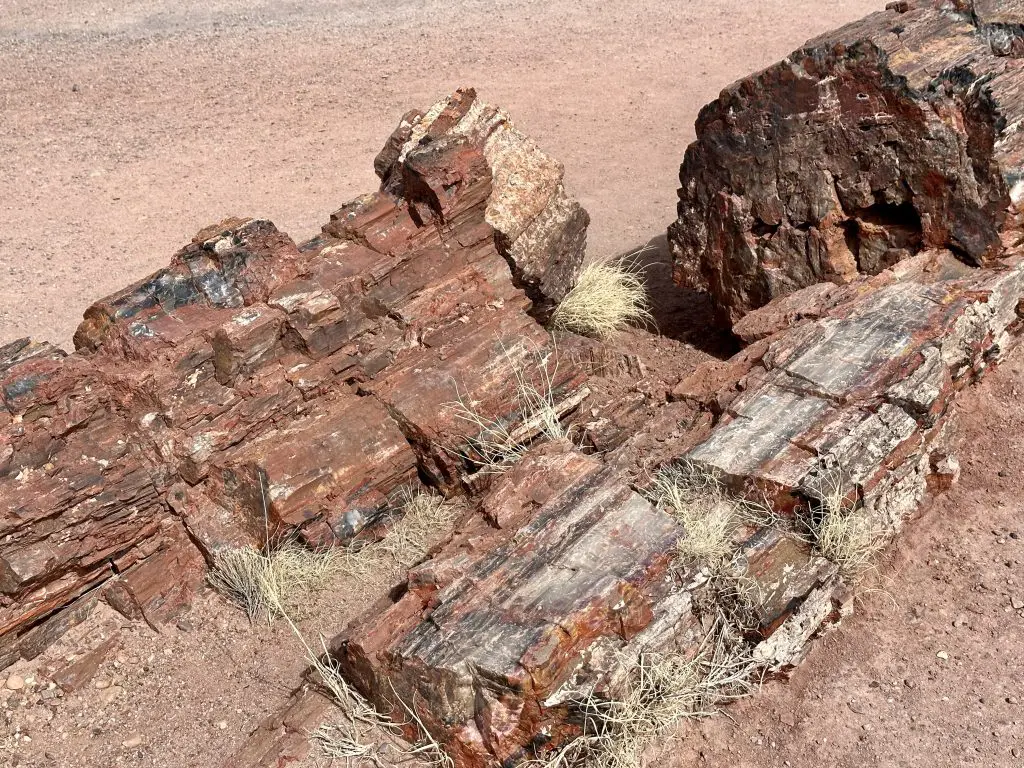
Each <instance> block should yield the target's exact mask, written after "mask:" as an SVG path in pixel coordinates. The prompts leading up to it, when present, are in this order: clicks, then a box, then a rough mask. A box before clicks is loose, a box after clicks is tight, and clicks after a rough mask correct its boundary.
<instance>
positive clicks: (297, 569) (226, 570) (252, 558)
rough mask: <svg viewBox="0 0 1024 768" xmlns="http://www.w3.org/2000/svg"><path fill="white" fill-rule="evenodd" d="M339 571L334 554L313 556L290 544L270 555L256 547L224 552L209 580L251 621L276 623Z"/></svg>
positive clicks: (215, 564) (220, 553)
mask: <svg viewBox="0 0 1024 768" xmlns="http://www.w3.org/2000/svg"><path fill="white" fill-rule="evenodd" d="M339 568H340V560H339V558H338V556H337V553H336V552H334V551H333V550H327V551H324V552H313V551H311V550H309V549H306V548H304V547H301V546H299V545H298V544H295V543H292V542H289V543H286V544H285V545H284V546H282V547H281V548H279V549H277V550H276V551H273V552H269V553H268V552H264V551H262V550H258V549H255V548H254V547H238V548H228V549H222V550H220V551H219V552H217V553H215V555H214V567H213V569H212V570H211V572H210V576H209V580H210V584H211V585H212V586H213V587H214V589H216V590H217V591H219V592H221V593H222V594H223V595H225V596H226V597H227V598H228V599H230V600H232V601H234V602H235V603H237V604H238V605H240V606H241V607H242V608H243V609H244V610H245V612H246V614H247V615H248V617H249V620H250V621H256V620H258V619H260V618H263V617H266V618H267V619H268V620H273V619H274V618H277V617H279V616H283V615H285V614H286V613H287V612H292V613H295V612H297V611H298V610H300V609H301V607H302V606H303V605H304V604H306V603H307V602H308V598H309V596H310V594H311V593H313V592H316V591H318V590H320V589H322V588H324V587H325V586H327V582H328V581H329V580H330V578H331V577H332V576H333V575H334V574H335V573H337V572H338V571H339Z"/></svg>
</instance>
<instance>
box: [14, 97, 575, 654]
mask: <svg viewBox="0 0 1024 768" xmlns="http://www.w3.org/2000/svg"><path fill="white" fill-rule="evenodd" d="M376 167H377V170H378V172H379V173H380V175H381V178H382V180H383V181H382V186H381V189H380V191H378V192H376V193H373V194H371V195H365V196H363V197H360V198H359V199H357V200H355V201H354V202H352V203H350V204H348V205H346V206H345V207H343V208H342V209H341V210H340V211H338V212H336V213H335V214H334V215H332V217H331V220H330V222H329V223H328V224H326V225H325V226H324V228H323V232H322V234H321V235H319V236H317V237H316V238H314V239H312V240H311V241H309V242H307V243H304V244H301V245H296V244H295V243H293V242H292V240H291V239H290V238H288V236H287V235H285V234H283V233H281V232H279V231H278V230H277V229H276V228H275V227H274V226H273V224H271V223H270V222H267V221H253V220H247V219H233V220H229V221H226V222H222V223H221V224H219V225H216V226H213V227H210V228H208V229H206V230H204V231H203V232H200V233H199V234H198V235H197V236H196V238H195V239H194V240H193V242H192V243H191V244H189V245H188V246H186V247H185V248H184V249H182V250H181V251H180V252H179V253H178V254H176V255H175V257H174V259H173V260H172V262H171V264H170V265H169V266H168V267H167V268H165V269H162V270H160V271H158V272H156V273H155V274H153V275H151V276H150V277H148V278H146V279H144V280H142V281H140V282H138V283H136V284H134V285H132V286H129V287H128V288H126V289H124V290H122V291H119V292H118V293H116V294H114V295H112V296H109V297H107V298H105V299H103V300H102V301H99V302H97V303H96V304H94V305H93V306H92V307H90V308H89V309H88V310H87V312H86V314H85V320H84V321H83V323H82V324H81V326H80V327H79V329H78V331H77V333H76V334H75V344H76V347H77V348H78V352H76V353H75V354H73V355H70V356H69V355H65V353H64V352H62V351H61V350H59V349H56V348H54V347H52V346H50V345H48V344H40V343H33V342H30V341H28V340H22V341H18V342H15V343H13V344H10V345H7V346H5V347H0V666H5V665H7V664H9V663H11V662H12V661H13V660H14V659H16V658H17V657H18V656H19V655H32V654H35V653H38V652H39V650H41V648H42V647H45V644H46V641H48V640H52V638H53V637H54V636H56V635H58V634H59V633H60V632H61V631H63V630H64V629H66V627H67V626H68V625H69V623H73V622H74V621H76V620H81V618H82V616H83V615H85V614H87V613H88V609H89V608H91V606H92V605H93V604H94V603H95V600H96V598H97V596H102V597H104V598H105V599H106V600H108V602H110V603H111V604H112V605H114V606H115V607H116V608H118V609H119V610H121V611H122V612H124V613H126V614H127V615H129V616H132V617H138V618H144V619H145V620H147V621H150V622H151V623H154V624H157V623H160V622H161V621H163V620H165V619H166V618H168V617H169V616H170V615H172V614H173V613H174V612H175V610H177V609H180V607H181V606H182V605H184V604H186V603H187V602H188V599H189V596H190V595H191V593H192V591H193V590H194V589H195V587H196V586H197V585H199V584H200V583H201V582H202V579H203V577H204V572H205V563H204V562H203V559H204V557H205V558H206V560H208V561H209V560H211V559H212V557H213V555H214V552H215V551H216V549H217V548H219V547H221V546H225V545H238V544H247V543H249V544H253V543H257V544H261V543H263V541H264V540H265V539H266V538H267V536H270V537H271V538H273V537H276V536H280V535H285V534H288V535H297V536H299V537H301V538H302V539H304V540H305V541H306V542H308V543H309V544H311V545H317V546H320V545H331V544H334V543H337V542H345V541H348V540H350V539H352V538H353V537H355V536H359V535H372V531H371V530H370V529H372V527H373V525H374V524H375V523H377V522H381V521H384V520H386V518H387V517H388V515H390V514H392V511H393V510H392V505H391V504H390V501H389V499H390V497H391V496H392V494H393V493H394V492H395V491H396V490H397V489H400V488H402V487H403V486H407V485H410V484H412V485H416V484H418V483H419V482H420V478H424V479H427V480H429V482H430V483H431V484H433V485H435V486H437V487H440V488H442V489H446V490H449V491H452V490H457V489H458V487H459V485H460V483H461V481H462V477H463V475H464V474H466V473H467V472H469V471H471V470H472V469H473V468H474V467H475V464H474V462H475V461H476V460H478V459H479V456H477V454H475V453H474V452H473V450H472V447H471V444H472V442H473V440H474V439H475V438H476V437H477V434H478V432H479V431H480V424H479V423H474V422H473V420H472V419H471V418H467V415H471V416H473V417H475V418H477V419H478V421H479V422H480V423H501V424H502V425H504V426H505V427H507V429H508V430H509V431H510V432H514V433H516V434H517V435H518V436H519V438H520V439H521V440H523V441H524V442H528V441H529V440H530V439H531V437H532V436H534V435H536V434H537V433H538V432H539V425H537V424H530V423H525V421H526V417H525V416H524V415H523V414H522V405H521V402H520V400H521V398H520V392H519V391H518V389H517V387H518V386H521V384H522V383H528V384H536V386H538V387H539V386H541V384H543V386H544V387H545V391H546V392H548V393H549V394H550V397H551V404H552V406H553V407H554V409H555V410H556V411H557V412H558V413H560V414H563V415H564V414H565V413H566V412H567V411H571V410H572V409H573V408H575V407H576V406H577V405H578V404H579V403H580V401H581V400H582V398H583V397H585V396H586V389H585V387H584V383H585V380H586V374H585V372H583V371H582V370H581V369H580V368H579V367H578V366H575V365H573V364H572V363H571V361H570V358H571V357H572V351H573V349H574V345H575V344H577V342H574V341H572V340H566V341H565V342H564V343H562V344H559V345H558V349H556V346H555V344H554V342H553V340H552V338H551V336H550V335H549V334H548V332H547V331H546V330H545V329H544V328H543V327H542V326H541V325H540V324H539V323H538V322H537V320H536V319H534V317H533V316H532V315H531V314H530V313H531V312H532V313H534V314H543V312H544V311H545V310H544V306H545V305H546V304H548V303H550V302H554V301H557V300H558V299H559V298H561V297H562V296H563V295H564V294H565V292H566V291H567V290H568V289H569V287H570V286H571V285H572V283H573V282H574V280H575V277H576V274H577V272H578V271H579V268H580V265H581V262H582V258H583V244H584V237H585V228H586V224H587V215H586V213H585V212H584V211H583V210H582V209H581V208H580V207H579V205H578V204H576V203H575V202H572V201H570V200H569V199H568V198H567V197H566V196H565V192H564V190H563V188H562V186H561V174H562V169H561V166H560V165H559V164H558V163H556V162H555V161H553V160H552V159H550V158H549V157H547V156H546V155H545V154H544V153H543V152H541V151H540V149H539V148H538V147H537V146H536V145H535V144H534V143H533V142H532V141H530V140H529V139H528V138H526V137H525V136H523V135H522V134H521V133H519V132H518V131H516V130H515V129H514V128H513V127H512V126H511V124H510V123H509V121H508V118H507V116H506V115H504V113H502V112H500V111H499V110H496V109H494V108H492V107H489V106H487V105H485V104H483V103H482V102H480V101H479V100H478V99H477V98H476V94H475V93H474V92H473V91H471V90H467V91H459V92H458V93H456V94H454V95H453V96H451V97H450V98H448V99H445V100H443V101H442V102H440V103H439V104H438V105H436V106H435V107H434V108H432V109H431V110H430V111H429V112H428V113H427V114H426V116H413V115H409V116H407V118H406V119H405V120H403V123H402V125H401V126H400V127H399V129H398V131H397V132H396V135H395V136H393V137H392V138H391V139H390V140H389V141H388V144H387V147H386V148H385V149H384V151H382V153H381V155H380V156H379V157H378V159H377V163H376ZM524 289H526V290H528V291H529V293H530V294H531V295H532V296H533V297H534V298H535V299H536V301H534V300H531V298H530V296H528V295H527V293H526V292H525V291H524ZM579 343H584V342H583V341H582V340H581V341H580V342H579ZM563 355H564V356H565V357H564V359H563ZM541 361H544V362H541ZM560 363H561V364H560ZM460 403H461V405H460V406H459V407H453V406H455V405H457V404H460ZM460 416H461V417H460Z"/></svg>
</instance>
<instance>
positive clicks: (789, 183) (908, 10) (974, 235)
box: [669, 0, 1024, 323]
mask: <svg viewBox="0 0 1024 768" xmlns="http://www.w3.org/2000/svg"><path fill="white" fill-rule="evenodd" d="M1022 21H1024V11H1022V6H1021V5H1020V3H1018V2H995V0H984V1H980V0H979V2H975V3H973V4H972V3H971V2H969V0H968V1H967V2H960V3H958V4H956V7H954V4H953V3H951V2H946V1H942V0H940V1H939V2H934V3H933V2H903V3H893V4H891V7H890V9H889V10H886V11H884V12H879V13H876V14H873V15H871V16H868V17H867V18H865V19H864V20H862V21H859V22H855V23H853V24H850V25H848V26H846V27H843V28H842V29H840V30H838V31H836V32H833V33H829V34H827V35H825V36H823V37H821V38H818V39H816V40H812V41H811V42H809V43H808V44H807V45H806V46H805V47H804V48H802V49H800V50H799V51H796V52H795V53H794V54H793V55H792V56H790V57H789V58H788V59H786V60H785V61H783V62H781V63H779V64H777V65H775V66H773V67H769V68H768V69H766V70H764V71H763V72H760V73H758V74H756V75H752V76H750V77H748V78H746V79H744V80H741V81H739V82H738V83H735V84H734V85H732V86H730V87H729V88H727V89H725V90H724V91H723V92H722V95H721V96H720V97H719V98H718V100H717V101H715V102H713V103H712V104H709V105H708V106H706V107H705V108H704V109H703V110H702V111H701V113H700V116H699V117H698V119H697V126H696V128H697V140H696V141H695V142H694V143H693V144H692V145H691V146H690V147H689V149H688V150H687V152H686V156H685V159H684V161H683V164H682V168H681V170H680V182H681V187H680V190H679V206H678V219H677V221H676V222H675V223H673V224H672V226H671V227H670V228H669V240H670V242H671V245H672V249H673V253H674V258H675V262H676V270H677V280H678V281H680V282H681V283H685V284H687V285H689V286H691V287H695V288H698V289H700V290H705V291H708V292H709V293H710V294H711V295H712V297H713V298H714V300H715V302H716V303H717V304H718V306H719V308H720V311H721V315H722V317H723V319H724V320H726V321H728V322H729V323H733V322H736V321H737V320H739V319H740V318H741V317H742V316H743V315H744V314H746V313H747V312H749V311H750V310H752V309H755V308H757V307H761V306H764V305H765V304H767V303H768V302H769V301H771V300H772V299H774V298H776V297H779V296H783V295H785V294H787V293H790V292H792V291H794V290H796V289H799V288H803V287H806V286H809V285H812V284H814V283H818V282H823V281H832V282H836V283H845V282H849V281H850V280H851V279H853V278H854V277H856V276H857V275H858V274H869V275H873V274H877V273H879V272H880V271H882V270H884V269H886V268H887V267H890V266H892V265H893V264H894V263H896V262H898V261H900V260H902V259H905V258H907V257H909V256H911V255H913V254H915V253H917V252H918V251H920V250H922V249H927V248H948V249H951V250H953V251H954V252H955V253H956V254H957V255H958V256H959V257H960V258H961V259H963V260H964V261H966V262H967V263H970V264H975V265H985V264H990V263H991V262H992V261H993V259H995V258H996V257H997V256H998V254H999V251H1000V232H1001V231H1002V230H1003V229H1004V227H1005V226H1006V224H1007V222H1008V220H1009V219H1010V218H1011V216H1012V213H1013V205H1014V204H1019V203H1020V202H1021V198H1022V196H1024V175H1022V173H1024V120H1022V118H1024V58H1021V56H1022V55H1024V48H1022V46H1024V36H1022V34H1021V30H1022V29H1024V27H1022V26H1021V25H1022Z"/></svg>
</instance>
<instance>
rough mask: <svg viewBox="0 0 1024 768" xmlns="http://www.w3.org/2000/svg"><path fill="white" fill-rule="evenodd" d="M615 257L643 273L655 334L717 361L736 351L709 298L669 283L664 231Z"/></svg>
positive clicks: (670, 264) (671, 282)
mask: <svg viewBox="0 0 1024 768" xmlns="http://www.w3.org/2000/svg"><path fill="white" fill-rule="evenodd" d="M616 258H617V259H625V260H626V261H627V262H630V263H632V264H634V265H635V266H636V268H637V269H638V270H639V271H640V272H641V274H642V275H643V278H644V282H645V283H646V285H647V294H648V296H649V297H650V299H651V314H652V315H654V324H655V326H656V328H655V330H656V331H657V332H658V333H660V334H661V335H662V336H664V337H666V338H669V339H674V340H675V341H680V342H683V343H685V344H689V345H691V346H693V347H695V348H697V349H699V350H700V351H701V352H705V353H707V354H709V355H713V356H714V357H717V358H719V359H720V360H725V359H727V358H729V357H732V356H733V355H734V354H736V353H737V352H738V351H739V349H740V346H739V343H738V342H737V340H736V337H734V336H733V335H732V333H731V332H730V331H729V329H728V328H725V327H724V326H723V325H722V324H721V323H720V322H719V321H718V320H717V319H716V317H715V311H714V306H713V305H712V303H711V298H710V297H709V296H708V295H707V294H705V293H701V292H700V291H694V290H692V289H690V288H685V287H683V286H679V285H676V284H675V283H674V282H673V280H672V254H671V252H670V251H669V247H668V238H667V237H666V236H665V235H664V234H661V235H657V236H655V237H652V238H651V239H650V240H648V241H647V242H646V243H644V244H642V245H638V246H637V247H636V248H631V249H629V250H628V251H625V252H623V253H621V254H619V255H618V256H617V257H616Z"/></svg>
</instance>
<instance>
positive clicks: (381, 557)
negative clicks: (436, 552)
mask: <svg viewBox="0 0 1024 768" xmlns="http://www.w3.org/2000/svg"><path fill="white" fill-rule="evenodd" d="M395 504H396V506H397V507H398V509H400V510H401V516H400V517H398V518H397V520H396V521H395V523H394V525H392V526H391V528H390V529H389V530H388V532H387V533H386V534H385V535H384V537H383V538H382V539H381V540H380V541H375V542H371V543H368V544H365V545H364V546H361V547H359V548H358V549H345V550H342V551H341V553H340V554H339V555H338V557H339V569H340V570H341V571H342V572H343V573H345V574H346V575H348V576H351V577H353V578H355V579H357V580H359V581H362V582H364V583H369V584H381V583H383V582H387V581H391V580H393V579H394V578H396V577H397V576H399V575H400V574H401V573H402V572H403V571H405V570H408V569H409V568H411V567H412V566H414V565H416V564H418V563H420V562H422V561H423V560H424V558H426V556H427V552H428V551H429V550H430V547H431V546H432V544H433V543H434V542H435V541H436V540H437V538H438V535H439V534H444V533H447V532H448V531H449V530H450V529H451V527H452V525H453V524H454V522H455V518H456V516H457V515H458V513H459V508H458V506H456V505H455V504H453V503H452V502H450V501H448V500H447V499H445V498H444V496H441V495H439V494H434V493H429V492H427V491H415V492H414V491H410V490H408V489H406V490H403V491H402V492H400V493H399V494H398V496H397V501H396V502H395Z"/></svg>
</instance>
